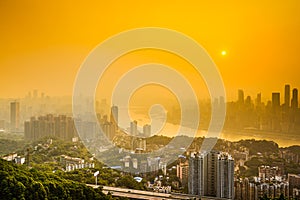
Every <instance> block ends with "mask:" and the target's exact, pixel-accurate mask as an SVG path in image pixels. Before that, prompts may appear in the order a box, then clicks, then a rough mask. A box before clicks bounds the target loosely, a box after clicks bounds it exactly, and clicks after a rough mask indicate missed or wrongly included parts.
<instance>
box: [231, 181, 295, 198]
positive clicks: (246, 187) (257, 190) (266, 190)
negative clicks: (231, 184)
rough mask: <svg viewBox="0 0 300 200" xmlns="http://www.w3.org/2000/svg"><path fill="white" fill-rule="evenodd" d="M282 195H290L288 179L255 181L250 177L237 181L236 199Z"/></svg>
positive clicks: (277, 196)
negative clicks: (250, 179)
mask: <svg viewBox="0 0 300 200" xmlns="http://www.w3.org/2000/svg"><path fill="white" fill-rule="evenodd" d="M281 195H283V196H284V197H289V196H290V195H289V183H288V181H280V182H254V181H249V179H248V178H244V179H238V180H236V181H235V198H234V199H236V200H258V199H260V198H262V197H264V196H266V197H268V198H271V199H275V198H279V197H280V196H281Z"/></svg>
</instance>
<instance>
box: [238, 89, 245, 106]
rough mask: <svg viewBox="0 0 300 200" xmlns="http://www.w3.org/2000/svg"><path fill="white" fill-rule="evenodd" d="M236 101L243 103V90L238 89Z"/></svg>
mask: <svg viewBox="0 0 300 200" xmlns="http://www.w3.org/2000/svg"><path fill="white" fill-rule="evenodd" d="M238 102H239V103H240V104H244V91H243V90H238Z"/></svg>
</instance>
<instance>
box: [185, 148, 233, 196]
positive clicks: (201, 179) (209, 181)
mask: <svg viewBox="0 0 300 200" xmlns="http://www.w3.org/2000/svg"><path fill="white" fill-rule="evenodd" d="M188 189H189V193H190V194H193V195H199V196H200V197H201V196H209V197H218V198H225V199H233V197H234V161H233V159H232V157H231V156H230V155H229V154H226V153H219V152H214V151H212V152H210V153H208V154H207V155H204V154H196V155H192V156H191V157H190V159H189V180H188Z"/></svg>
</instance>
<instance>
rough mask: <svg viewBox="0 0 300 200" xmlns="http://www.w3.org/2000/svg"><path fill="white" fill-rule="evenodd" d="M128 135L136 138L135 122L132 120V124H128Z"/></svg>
mask: <svg viewBox="0 0 300 200" xmlns="http://www.w3.org/2000/svg"><path fill="white" fill-rule="evenodd" d="M130 133H131V135H132V136H137V134H138V130H137V121H136V120H134V121H133V122H130Z"/></svg>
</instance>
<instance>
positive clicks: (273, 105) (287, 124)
mask: <svg viewBox="0 0 300 200" xmlns="http://www.w3.org/2000/svg"><path fill="white" fill-rule="evenodd" d="M282 99H283V101H284V102H283V103H281V100H282ZM298 107H299V102H298V89H297V88H294V89H293V90H291V87H290V85H285V87H284V97H283V98H282V97H281V94H280V93H279V92H273V93H272V99H271V100H269V101H267V103H266V104H265V103H263V102H262V96H261V93H259V94H257V97H256V99H255V100H254V101H253V100H252V99H251V97H250V96H247V97H246V98H245V96H244V91H243V90H238V100H237V101H236V102H230V103H228V107H227V116H226V122H225V129H247V128H250V129H255V130H262V131H276V132H297V131H299V130H300V111H299V108H298Z"/></svg>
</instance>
